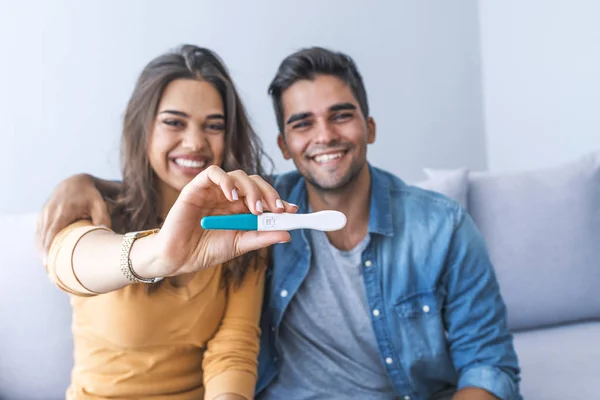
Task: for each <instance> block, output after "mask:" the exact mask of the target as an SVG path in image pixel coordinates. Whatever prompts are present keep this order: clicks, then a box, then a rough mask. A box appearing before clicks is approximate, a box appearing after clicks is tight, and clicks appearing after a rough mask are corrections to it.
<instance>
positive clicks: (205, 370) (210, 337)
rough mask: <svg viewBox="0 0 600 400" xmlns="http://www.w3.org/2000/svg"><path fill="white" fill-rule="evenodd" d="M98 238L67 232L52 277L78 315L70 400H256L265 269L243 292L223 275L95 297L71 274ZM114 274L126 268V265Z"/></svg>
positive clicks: (55, 248) (209, 272)
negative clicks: (80, 251) (230, 396)
mask: <svg viewBox="0 0 600 400" xmlns="http://www.w3.org/2000/svg"><path fill="white" fill-rule="evenodd" d="M94 229H100V228H99V227H95V226H92V225H91V223H90V222H89V221H79V222H76V223H74V224H72V225H71V226H69V227H67V228H65V229H64V230H63V231H61V232H60V234H59V235H58V236H57V237H56V238H55V239H54V241H53V243H52V247H51V249H50V253H49V257H48V264H47V268H48V274H49V276H50V278H51V280H52V281H53V282H54V283H55V284H56V285H57V286H58V287H60V288H61V289H63V290H65V291H67V292H69V293H70V299H71V306H72V309H73V325H72V330H73V340H74V347H75V349H74V350H75V351H74V368H73V370H72V376H71V385H70V387H69V388H68V390H67V394H66V398H67V399H109V398H110V399H142V398H143V399H156V400H162V399H169V400H180V399H181V400H183V399H186V400H187V399H195V400H198V399H203V398H205V399H214V398H216V397H217V396H219V395H220V394H223V393H236V394H239V395H242V396H245V397H246V398H249V399H251V398H253V394H254V386H255V383H256V375H257V355H258V346H259V333H260V332H259V327H258V326H259V325H258V323H259V317H260V310H261V305H262V295H263V287H264V270H265V268H264V267H262V268H259V271H255V270H254V268H251V269H249V271H248V273H247V275H246V278H245V281H244V283H243V284H242V286H241V287H240V288H239V289H234V288H229V289H228V290H224V289H223V288H222V286H221V271H222V266H217V267H214V268H209V269H206V270H202V271H200V272H198V273H197V275H196V276H195V277H194V278H193V280H192V281H191V282H190V283H189V284H188V285H187V286H185V287H175V286H173V285H171V284H170V283H169V282H168V281H166V280H165V282H163V283H162V285H161V286H160V287H159V288H158V290H157V291H155V292H154V293H151V294H148V293H146V288H145V284H132V285H129V286H126V287H124V288H122V289H120V290H117V291H114V292H111V293H106V294H98V295H95V294H92V293H90V292H89V291H86V290H85V289H84V288H83V287H82V286H81V285H80V284H78V283H77V277H76V276H75V275H74V274H73V268H72V254H73V251H74V249H75V245H76V244H77V241H78V240H79V239H80V238H81V237H82V236H83V235H85V234H86V233H88V232H90V231H92V230H94ZM107 268H118V260H115V263H114V264H113V265H110V266H107ZM203 396H204V397H203Z"/></svg>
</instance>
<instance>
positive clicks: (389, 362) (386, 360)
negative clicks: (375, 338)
mask: <svg viewBox="0 0 600 400" xmlns="http://www.w3.org/2000/svg"><path fill="white" fill-rule="evenodd" d="M393 362H394V360H392V358H391V357H388V358H386V359H385V363H386V364H387V365H390V364H391V363H393Z"/></svg>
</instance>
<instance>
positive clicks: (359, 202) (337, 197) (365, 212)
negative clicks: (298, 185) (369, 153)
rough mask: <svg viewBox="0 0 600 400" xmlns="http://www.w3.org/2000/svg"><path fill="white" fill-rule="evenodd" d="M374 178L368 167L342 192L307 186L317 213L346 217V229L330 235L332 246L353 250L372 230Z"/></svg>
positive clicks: (310, 200)
mask: <svg viewBox="0 0 600 400" xmlns="http://www.w3.org/2000/svg"><path fill="white" fill-rule="evenodd" d="M370 188H371V175H370V172H369V167H368V165H367V164H365V166H364V167H363V168H362V170H361V171H360V173H359V175H358V176H357V177H356V179H354V180H353V181H351V182H349V183H348V184H347V185H346V186H344V187H343V188H341V189H339V190H332V191H323V190H319V189H317V188H315V187H314V186H312V185H310V184H307V192H308V202H309V204H310V207H311V208H312V210H313V211H314V212H316V211H321V210H336V211H340V212H342V213H344V215H346V218H347V223H346V226H345V227H344V228H343V229H341V230H339V231H335V232H328V233H327V237H328V238H329V242H330V243H331V244H332V245H333V246H335V247H336V248H338V249H340V250H351V249H352V248H354V247H355V246H356V245H357V244H359V243H360V242H361V241H362V240H363V239H364V238H365V236H366V234H367V231H368V228H369V207H370V198H371V190H370Z"/></svg>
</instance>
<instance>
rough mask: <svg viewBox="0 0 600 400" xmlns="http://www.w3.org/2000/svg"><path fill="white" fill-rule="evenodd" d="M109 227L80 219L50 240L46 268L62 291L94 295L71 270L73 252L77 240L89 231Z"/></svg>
mask: <svg viewBox="0 0 600 400" xmlns="http://www.w3.org/2000/svg"><path fill="white" fill-rule="evenodd" d="M98 229H102V230H108V231H110V229H108V228H105V227H102V226H95V225H92V222H91V221H88V220H81V221H77V222H74V223H72V224H71V225H69V226H67V227H66V228H64V229H63V230H62V231H60V232H59V233H58V234H57V235H56V236H55V237H54V239H53V240H52V244H51V245H50V250H49V252H48V260H47V263H46V269H47V271H48V276H49V277H50V280H51V281H52V282H53V283H54V284H55V285H56V286H58V287H59V288H60V289H62V290H63V291H65V292H67V293H70V294H73V295H76V296H94V295H96V294H97V293H95V292H93V291H91V290H89V289H87V288H86V287H85V286H84V285H83V284H82V283H81V282H80V281H79V279H78V278H77V275H76V274H75V271H74V270H73V252H74V251H75V247H76V246H77V243H78V242H79V240H80V239H81V238H82V237H83V236H84V235H86V234H87V233H89V232H92V231H95V230H98Z"/></svg>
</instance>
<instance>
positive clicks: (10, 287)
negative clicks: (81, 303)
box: [0, 214, 73, 400]
mask: <svg viewBox="0 0 600 400" xmlns="http://www.w3.org/2000/svg"><path fill="white" fill-rule="evenodd" d="M35 223H36V215H35V214H19V215H4V216H0V226H2V227H3V229H2V230H0V254H2V264H1V267H0V268H1V271H2V276H3V278H2V279H0V318H1V319H2V320H1V321H0V324H1V326H2V329H0V399H11V400H20V399H27V400H34V399H45V400H53V399H64V398H65V391H66V389H67V386H68V384H69V380H70V372H71V368H72V366H73V345H72V336H71V307H70V305H69V300H68V296H67V295H66V294H65V293H64V292H62V291H60V290H59V289H58V288H57V287H56V286H54V285H53V284H52V283H51V282H50V280H49V279H48V278H47V275H46V273H45V269H44V267H43V265H42V263H41V262H40V261H39V259H38V257H37V254H36V253H35V250H34V248H35V247H34V242H33V240H34V233H35Z"/></svg>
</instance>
